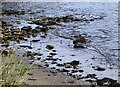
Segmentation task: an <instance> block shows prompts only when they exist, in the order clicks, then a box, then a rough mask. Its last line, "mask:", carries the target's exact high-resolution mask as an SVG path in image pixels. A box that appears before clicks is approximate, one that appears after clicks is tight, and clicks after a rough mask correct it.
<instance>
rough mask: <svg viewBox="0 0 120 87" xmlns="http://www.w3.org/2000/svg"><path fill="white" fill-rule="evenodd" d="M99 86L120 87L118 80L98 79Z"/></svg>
mask: <svg viewBox="0 0 120 87" xmlns="http://www.w3.org/2000/svg"><path fill="white" fill-rule="evenodd" d="M97 84H98V85H100V86H108V87H119V86H120V84H118V83H117V80H113V79H111V78H103V79H97Z"/></svg>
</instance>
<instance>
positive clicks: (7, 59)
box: [0, 51, 32, 85]
mask: <svg viewBox="0 0 120 87" xmlns="http://www.w3.org/2000/svg"><path fill="white" fill-rule="evenodd" d="M31 66H32V65H26V64H25V63H24V62H23V59H20V58H17V56H16V55H15V53H13V54H12V53H11V52H8V54H7V55H4V53H3V51H2V52H1V53H0V84H2V85H20V84H22V83H21V82H22V80H23V78H24V77H25V76H26V75H27V72H28V71H29V69H30V67H31Z"/></svg>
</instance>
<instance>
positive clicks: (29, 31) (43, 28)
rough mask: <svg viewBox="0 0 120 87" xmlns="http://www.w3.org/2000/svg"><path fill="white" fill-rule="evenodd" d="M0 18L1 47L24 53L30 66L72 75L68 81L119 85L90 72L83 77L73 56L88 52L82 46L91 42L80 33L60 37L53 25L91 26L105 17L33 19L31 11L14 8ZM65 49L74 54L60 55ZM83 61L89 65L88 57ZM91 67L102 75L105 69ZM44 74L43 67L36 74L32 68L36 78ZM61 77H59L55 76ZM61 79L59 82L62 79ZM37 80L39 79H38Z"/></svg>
mask: <svg viewBox="0 0 120 87" xmlns="http://www.w3.org/2000/svg"><path fill="white" fill-rule="evenodd" d="M8 4H9V3H8ZM25 15H28V16H25ZM30 15H33V16H34V17H32V18H28V17H29V16H30ZM2 16H3V18H2V21H1V22H2V34H3V37H2V38H1V39H0V42H1V43H2V44H1V48H2V47H6V48H11V47H17V48H18V49H19V50H25V53H23V55H22V57H27V58H28V60H29V61H30V63H33V62H35V64H37V68H38V67H39V68H40V67H41V66H42V67H47V68H50V69H52V70H53V71H55V70H57V71H58V72H60V73H63V74H66V75H69V76H71V78H75V79H77V80H85V81H88V82H90V83H91V84H97V85H101V86H103V85H118V83H117V80H114V79H111V78H107V77H104V78H102V79H99V78H98V77H97V75H96V74H93V73H90V74H89V73H88V74H87V75H85V76H82V74H83V73H86V72H85V71H84V70H83V67H84V66H82V64H83V62H81V61H79V60H76V59H73V58H74V57H80V55H79V56H76V55H78V54H79V53H78V54H75V53H74V52H76V53H77V51H78V49H79V50H80V52H81V53H82V51H85V50H88V49H87V48H86V47H84V46H83V44H85V43H90V42H91V40H90V38H89V37H90V36H88V35H86V34H81V35H82V36H80V34H71V35H66V33H65V34H63V35H62V34H61V33H60V32H61V31H59V29H58V30H56V26H57V27H58V28H59V27H61V26H63V28H64V26H65V25H64V24H70V23H74V22H75V23H84V25H85V24H90V23H93V22H96V21H101V20H104V19H105V17H106V16H97V17H82V16H81V18H79V17H74V15H66V16H60V17H45V16H40V17H39V18H38V17H35V13H34V12H27V10H26V9H22V10H21V9H19V10H16V9H14V8H12V9H5V8H4V9H3V11H2ZM83 16H84V15H83ZM20 17H21V18H20ZM7 18H8V19H7ZM9 19H10V20H9ZM74 28H75V26H74ZM66 31H67V30H66ZM73 37H77V38H76V39H74V38H73ZM81 37H82V39H81ZM88 38H89V40H88ZM67 40H68V41H67ZM81 40H82V42H81ZM66 42H68V43H66ZM24 43H25V44H24ZM62 48H64V49H62ZM77 48H78V49H77ZM61 49H62V50H61ZM65 50H68V51H70V52H73V53H70V52H68V54H67V51H66V53H65V52H63V51H65ZM88 51H89V50H88ZM90 52H93V51H90ZM93 53H94V52H93ZM62 54H65V55H62ZM83 54H84V53H83ZM96 54H97V53H96ZM66 55H67V56H66ZM69 55H70V56H69ZM97 56H100V57H101V55H100V54H97ZM109 56H111V55H109ZM112 56H113V55H112ZM64 57H69V58H71V59H72V60H70V61H63V60H64ZM87 57H88V56H87ZM90 59H91V61H94V60H95V59H97V58H94V57H93V56H90ZM85 61H86V62H87V61H88V62H89V57H88V59H86V60H85ZM103 65H104V64H103ZM90 66H91V67H92V70H94V71H96V72H104V71H106V70H107V69H106V68H105V67H102V66H100V65H94V64H93V63H91V64H90ZM108 68H109V69H108V70H112V68H111V67H108ZM35 71H36V72H35ZM43 71H44V69H43V68H40V71H39V69H36V67H35V69H33V71H32V72H33V73H36V76H37V75H38V74H39V73H44V72H43ZM38 72H39V73H38ZM76 73H80V75H76ZM47 74H49V71H48V72H47ZM41 75H42V74H41ZM45 75H46V74H45ZM45 75H44V76H45ZM28 76H31V74H30V73H29V75H28ZM60 76H61V75H60ZM60 76H59V75H58V77H60ZM33 77H34V75H33ZM47 77H49V76H47ZM47 77H45V78H47ZM53 77H54V76H53ZM36 78H37V77H36ZM63 78H66V76H63ZM63 78H62V79H61V80H63ZM27 79H28V80H30V83H31V84H33V82H34V81H33V82H31V80H35V79H34V78H32V79H31V78H29V77H28V78H27ZM38 79H40V78H39V77H38ZM40 80H42V79H40ZM45 81H47V80H45ZM48 81H50V80H48ZM107 82H108V83H107ZM28 83H29V81H28ZM38 83H39V81H37V82H36V83H35V84H38ZM113 83H114V84H113ZM58 84H63V83H61V82H60V83H58ZM70 84H71V85H72V84H74V83H71V82H70ZM75 84H76V82H75ZM41 85H42V83H41ZM45 85H47V84H45Z"/></svg>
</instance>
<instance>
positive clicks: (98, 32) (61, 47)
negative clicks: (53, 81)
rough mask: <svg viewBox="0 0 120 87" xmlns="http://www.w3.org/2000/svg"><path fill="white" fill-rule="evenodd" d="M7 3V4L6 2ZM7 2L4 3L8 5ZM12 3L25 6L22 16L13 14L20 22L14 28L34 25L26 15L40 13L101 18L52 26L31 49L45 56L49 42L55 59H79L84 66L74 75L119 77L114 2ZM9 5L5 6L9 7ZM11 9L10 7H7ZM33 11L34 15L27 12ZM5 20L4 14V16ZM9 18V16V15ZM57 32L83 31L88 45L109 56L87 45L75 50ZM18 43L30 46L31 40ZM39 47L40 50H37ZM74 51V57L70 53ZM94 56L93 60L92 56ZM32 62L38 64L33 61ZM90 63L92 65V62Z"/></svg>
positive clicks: (52, 15) (67, 33)
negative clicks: (102, 68) (46, 34)
mask: <svg viewBox="0 0 120 87" xmlns="http://www.w3.org/2000/svg"><path fill="white" fill-rule="evenodd" d="M7 4H9V3H7ZM7 4H6V5H7ZM14 4H15V6H14V5H13V6H11V8H15V9H18V8H16V4H18V5H17V6H18V7H19V10H21V9H24V10H25V11H26V14H25V15H19V16H16V17H15V18H14V17H12V18H13V19H12V20H14V19H18V18H19V19H20V20H22V21H20V24H16V23H15V26H17V27H22V26H26V25H30V26H32V27H33V28H35V26H36V25H35V24H28V23H27V22H26V19H27V18H39V17H40V16H45V17H60V16H66V15H72V16H73V17H78V18H81V17H84V18H88V19H89V18H98V17H103V19H101V20H95V21H93V22H90V23H87V22H70V23H62V25H61V26H57V25H56V26H52V27H54V28H55V29H54V30H50V31H49V33H48V36H47V38H41V37H40V36H39V35H38V36H37V37H36V38H30V39H29V41H31V40H32V39H40V41H39V42H37V43H32V47H34V48H33V49H32V50H31V49H25V50H26V51H27V50H31V51H35V52H36V51H40V52H41V53H43V56H42V59H45V58H47V56H48V55H49V53H50V52H51V51H49V50H47V49H46V48H45V46H46V45H48V44H52V45H54V46H55V50H56V53H57V55H55V56H54V58H60V59H62V61H58V62H59V63H64V62H70V61H73V60H79V61H80V63H81V64H80V66H79V69H83V70H84V72H83V73H75V74H77V75H82V76H85V75H87V74H96V75H97V77H98V78H103V77H110V78H113V79H116V80H117V79H118V69H117V59H118V50H116V49H118V4H117V3H92V2H91V3H80V2H79V3H73V2H72V3H53V2H51V3H50V2H49V3H45V2H44V3H42V2H39V3H38V2H36V3H33V2H31V3H30V2H27V3H25V2H24V3H14ZM8 7H9V5H7V6H5V8H8ZM9 8H10V7H9ZM29 13H33V14H29ZM3 18H5V19H6V16H3ZM8 18H9V17H8ZM8 21H11V20H8ZM56 31H57V32H58V33H59V34H61V35H63V36H67V37H68V36H73V35H78V34H83V35H85V36H87V39H88V40H91V42H89V44H90V45H93V46H95V47H96V48H98V49H99V50H100V51H101V52H102V53H103V54H105V55H106V56H109V57H110V59H109V60H108V59H106V58H105V57H103V56H102V55H100V54H99V53H97V52H96V51H94V50H93V49H90V48H85V49H81V48H79V49H74V48H73V44H72V41H71V40H69V39H65V38H61V37H58V36H57V34H56ZM29 41H28V42H21V43H20V44H16V45H24V44H27V45H30V42H29ZM38 48H41V50H38ZM72 54H74V55H75V56H71V55H72ZM93 57H94V58H95V59H92V58H93ZM108 61H110V63H111V64H113V63H115V64H116V65H112V67H114V68H113V69H109V64H108ZM47 62H48V63H49V64H50V67H56V68H60V67H57V66H56V64H51V62H50V61H47ZM35 63H37V64H38V63H39V64H40V63H41V62H40V61H36V62H35ZM91 64H92V65H91ZM96 65H100V66H102V67H105V68H106V70H105V71H95V70H94V69H93V68H92V66H96Z"/></svg>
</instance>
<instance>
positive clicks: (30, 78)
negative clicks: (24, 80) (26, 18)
mask: <svg viewBox="0 0 120 87" xmlns="http://www.w3.org/2000/svg"><path fill="white" fill-rule="evenodd" d="M28 80H33V81H35V80H37V79H36V78H29V79H28Z"/></svg>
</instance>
